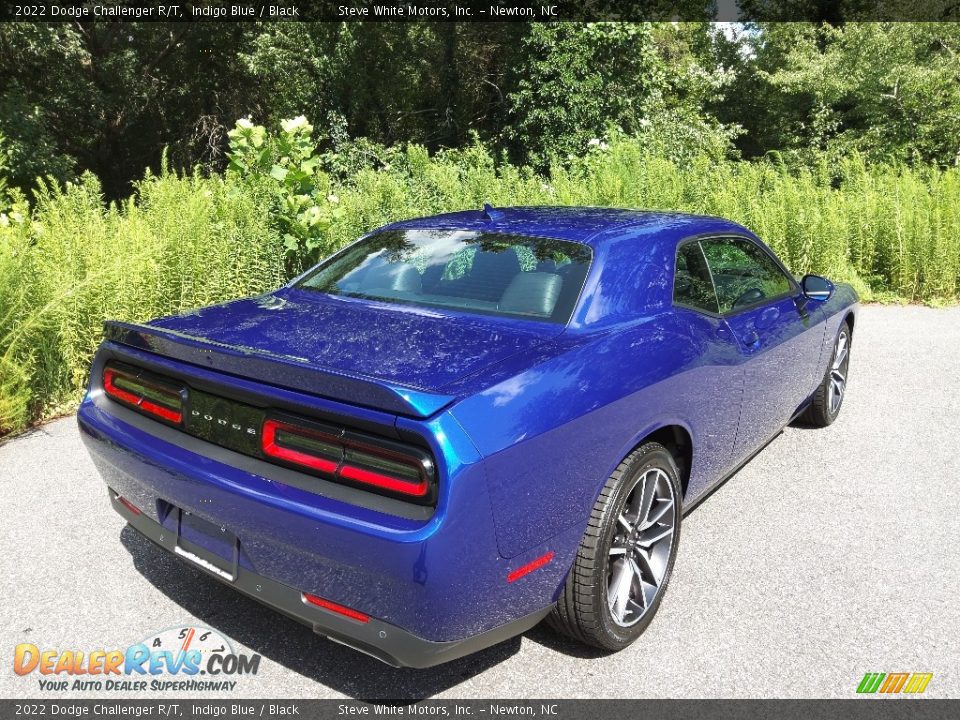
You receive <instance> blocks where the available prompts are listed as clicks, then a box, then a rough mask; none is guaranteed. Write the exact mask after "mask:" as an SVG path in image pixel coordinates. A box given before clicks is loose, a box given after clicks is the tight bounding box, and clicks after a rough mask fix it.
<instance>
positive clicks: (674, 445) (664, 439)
mask: <svg viewBox="0 0 960 720" xmlns="http://www.w3.org/2000/svg"><path fill="white" fill-rule="evenodd" d="M648 442H655V443H659V444H661V445H663V446H664V447H665V448H666V449H667V451H668V452H669V453H670V454H671V455H672V456H673V461H674V462H675V463H676V464H677V469H678V470H679V471H680V494H681V496H682V497H684V498H685V497H686V495H687V485H688V484H689V483H690V469H691V467H692V465H693V438H692V437H691V436H690V431H689V430H687V428H685V427H684V426H683V425H662V426H660V427H658V428H656V429H655V430H651V431H650V432H648V433H647V434H645V435H644V436H643V437H642V438H641V439H640V440H639V441H638V442H637V443H636V444H635V445H634V446H633V448H631V450H630V452H628V453H627V454H626V455H624V457H626V456H627V455H629V454H630V453H632V452H633V451H634V450H636V449H637V448H638V447H640V446H641V445H643V444H644V443H648Z"/></svg>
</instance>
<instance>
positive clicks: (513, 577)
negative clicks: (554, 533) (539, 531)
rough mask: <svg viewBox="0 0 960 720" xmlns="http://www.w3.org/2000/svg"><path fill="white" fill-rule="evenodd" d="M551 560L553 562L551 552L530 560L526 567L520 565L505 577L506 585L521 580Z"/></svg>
mask: <svg viewBox="0 0 960 720" xmlns="http://www.w3.org/2000/svg"><path fill="white" fill-rule="evenodd" d="M551 560H553V550H551V551H550V552H548V553H547V554H546V555H541V556H540V557H538V558H537V559H536V560H531V561H530V562H528V563H527V564H526V565H521V566H520V567H518V568H517V569H516V570H514V571H513V572H512V573H510V574H509V575H507V582H508V583H512V582H515V581H517V580H519V579H520V578H522V577H523V576H524V575H529V574H530V573H532V572H533V571H534V570H539V569H540V568H542V567H543V566H544V565H546V564H547V563H548V562H550V561H551Z"/></svg>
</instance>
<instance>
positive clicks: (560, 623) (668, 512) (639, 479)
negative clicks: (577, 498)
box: [548, 442, 682, 650]
mask: <svg viewBox="0 0 960 720" xmlns="http://www.w3.org/2000/svg"><path fill="white" fill-rule="evenodd" d="M657 470H659V471H660V472H659V473H658V472H655V471H657ZM661 473H662V474H661ZM651 478H653V480H651ZM679 478H680V473H679V471H678V470H677V465H676V463H675V462H674V459H673V456H672V455H671V454H670V452H669V451H668V450H667V449H666V448H665V447H663V446H662V445H660V444H659V443H654V442H650V443H645V444H644V445H642V446H640V447H639V448H638V449H637V450H635V451H633V452H632V453H631V454H630V455H628V456H627V457H626V458H625V459H624V460H623V462H621V463H620V465H619V466H618V467H617V469H616V470H615V471H614V472H613V474H612V475H611V476H610V478H609V479H608V480H607V482H606V484H605V485H604V487H603V490H602V491H601V492H600V496H599V497H598V498H597V501H596V504H595V505H594V507H593V511H592V512H591V514H590V520H589V522H588V523H587V530H586V532H585V533H584V536H583V539H582V540H581V541H580V547H579V550H578V552H577V556H576V559H575V560H574V563H573V567H572V568H571V570H570V574H569V575H568V576H567V581H566V584H565V586H564V589H563V591H562V593H561V595H560V598H559V599H558V600H557V603H556V605H555V606H554V608H553V611H552V612H551V613H550V615H549V616H548V623H549V624H550V625H551V626H552V627H553V628H554V629H556V630H558V631H560V632H562V633H564V634H566V635H569V636H570V637H572V638H574V639H575V640H579V641H580V642H583V643H586V644H588V645H593V646H594V647H598V648H602V649H605V650H622V649H623V648H625V647H627V646H628V645H630V644H631V643H632V642H633V641H634V640H636V639H637V638H638V637H639V636H640V635H641V634H642V633H643V631H644V630H645V629H646V628H647V626H648V625H649V624H650V622H651V621H652V620H653V617H654V616H655V615H656V613H657V610H658V609H659V607H660V602H661V600H662V598H663V594H664V592H665V591H666V589H667V584H668V583H669V581H670V574H671V572H672V571H673V564H674V561H675V559H676V556H677V546H678V544H679V540H680V517H681V512H680V510H681V507H680V505H681V497H682V496H681V493H680V480H679ZM647 481H650V482H655V483H656V485H655V486H654V487H655V490H654V493H655V495H654V496H653V499H652V500H651V503H650V506H649V508H648V512H647V514H648V515H650V514H651V513H653V512H654V511H653V510H652V508H653V503H666V500H664V499H662V497H661V496H662V495H664V493H661V489H665V488H666V485H665V483H667V482H669V490H670V491H671V492H672V498H673V504H672V507H670V508H669V509H663V517H664V521H663V523H662V525H657V524H655V525H653V526H649V527H648V529H647V530H645V531H643V532H640V533H639V536H643V535H644V534H645V533H647V535H646V536H647V537H650V534H649V533H653V532H654V531H656V530H658V529H659V528H660V527H665V525H666V522H667V521H671V522H672V523H673V524H672V528H673V533H672V540H671V542H670V547H669V550H668V551H666V552H660V555H659V557H658V560H659V562H658V566H659V567H660V568H665V569H664V570H663V575H662V579H661V580H660V582H659V583H658V584H657V587H656V590H654V591H653V592H654V593H655V594H654V595H653V597H652V599H651V600H649V601H648V600H647V599H646V598H645V594H646V593H644V586H643V585H642V584H640V585H637V584H636V583H637V581H638V580H637V579H639V578H640V577H642V573H639V572H638V574H635V575H633V576H632V578H634V579H630V580H628V581H627V582H628V583H629V585H630V587H629V588H628V589H627V591H626V592H627V595H628V599H627V601H626V603H625V605H629V604H630V603H631V602H633V600H632V593H633V591H634V588H639V592H640V593H641V594H642V596H641V598H640V599H641V600H642V601H643V604H644V605H645V606H646V607H645V608H644V609H643V611H642V613H640V614H639V616H638V617H637V619H636V620H635V621H633V622H632V623H631V624H630V625H629V626H624V625H623V624H622V623H621V622H618V621H617V619H615V617H614V610H613V609H612V608H611V607H610V605H609V602H608V598H609V597H610V596H611V595H610V587H611V584H612V583H613V582H614V574H613V573H614V572H615V571H616V569H615V568H616V567H618V566H617V565H616V564H617V563H618V562H621V561H620V560H619V558H620V557H621V556H619V555H616V556H612V555H611V552H612V548H614V550H613V552H616V551H617V550H618V549H619V548H620V545H621V544H622V545H625V546H626V547H628V548H629V547H631V546H630V545H629V543H630V540H629V539H626V540H625V539H624V538H625V537H627V538H629V536H630V534H628V533H626V532H625V530H624V527H623V526H622V524H621V522H620V515H621V513H624V512H625V511H626V510H629V508H627V509H626V510H625V506H626V505H627V501H628V500H631V501H632V502H634V501H635V496H634V495H633V491H634V490H635V489H637V488H638V487H641V483H644V482H647ZM640 492H641V496H642V495H643V490H642V489H641V490H640ZM640 503H641V504H640V506H639V507H642V503H643V498H642V497H641V500H640ZM631 507H632V505H631ZM657 507H660V508H664V506H663V505H657ZM628 514H629V513H628ZM641 514H642V511H638V514H637V517H638V522H636V523H634V528H637V529H639V528H640V527H641V525H644V518H642V517H641ZM632 534H633V536H634V540H633V543H634V546H633V547H635V546H636V544H637V543H638V542H641V540H640V539H639V537H638V536H637V533H632ZM655 542H656V543H659V542H660V541H655ZM641 544H642V543H641ZM615 545H616V548H615ZM659 547H660V546H659V544H655V545H654V546H653V549H652V550H650V555H651V556H653V554H654V553H655V552H658V550H657V548H659ZM623 552H624V555H623V556H622V557H623V558H625V559H628V561H629V559H631V558H632V557H633V555H632V554H631V553H632V552H640V551H639V550H636V551H634V550H624V551H623ZM664 560H665V564H664V562H663V561H664ZM641 564H642V563H641ZM633 567H635V568H637V570H638V571H639V570H640V568H639V565H638V563H636V562H635V563H634V564H633ZM644 569H645V570H646V571H647V572H650V571H651V565H650V564H649V562H648V563H647V564H645V565H644ZM617 577H618V578H619V577H620V576H619V575H618V576H617ZM617 587H621V586H620V585H619V584H617ZM634 604H637V603H634ZM638 607H639V605H638Z"/></svg>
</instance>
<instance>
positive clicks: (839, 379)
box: [803, 322, 850, 427]
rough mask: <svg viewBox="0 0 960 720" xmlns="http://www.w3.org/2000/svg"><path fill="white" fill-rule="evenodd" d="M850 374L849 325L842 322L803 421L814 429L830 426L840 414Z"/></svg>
mask: <svg viewBox="0 0 960 720" xmlns="http://www.w3.org/2000/svg"><path fill="white" fill-rule="evenodd" d="M849 373H850V324H849V323H848V322H844V323H843V325H841V326H840V331H839V332H838V333H837V339H836V341H835V342H834V344H833V356H832V357H831V358H830V365H829V366H828V367H827V372H826V374H825V375H824V376H823V381H822V382H821V383H820V385H818V386H817V389H816V390H815V391H814V393H813V400H812V401H811V403H810V407H809V408H807V411H806V413H805V414H804V416H803V419H804V420H806V421H807V422H808V423H810V424H811V425H814V426H816V427H826V426H827V425H830V424H831V423H832V422H833V421H834V420H836V419H837V416H838V415H839V414H840V407H841V406H842V405H843V398H844V395H845V394H846V392H847V376H848V375H849Z"/></svg>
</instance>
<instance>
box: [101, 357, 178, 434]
mask: <svg viewBox="0 0 960 720" xmlns="http://www.w3.org/2000/svg"><path fill="white" fill-rule="evenodd" d="M118 376H122V377H125V378H127V379H128V380H130V381H131V382H139V383H142V384H144V385H147V383H144V381H142V380H139V379H138V378H137V377H136V376H132V375H128V374H127V373H120V372H117V371H116V370H114V369H113V368H104V370H103V390H104V392H106V393H107V395H109V396H110V397H113V398H116V399H117V400H122V401H123V402H125V403H129V404H130V405H134V406H135V407H137V408H139V409H141V410H143V411H144V412H147V413H149V414H151V415H155V416H157V417H160V418H163V419H164V420H169V421H170V422H172V423H179V422H180V421H181V420H182V419H183V414H182V413H179V412H177V411H176V410H171V409H170V408H165V407H163V405H158V404H157V403H155V402H153V401H151V400H147V399H146V398H145V397H141V396H140V395H137V394H136V393H132V392H130V391H128V390H124V389H123V388H120V387H117V385H116V383H115V382H114V380H115V379H116V378H117V377H118ZM158 389H159V388H158ZM168 392H169V391H168Z"/></svg>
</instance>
